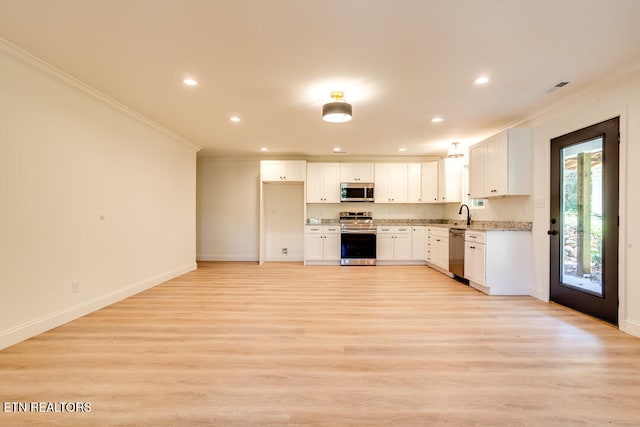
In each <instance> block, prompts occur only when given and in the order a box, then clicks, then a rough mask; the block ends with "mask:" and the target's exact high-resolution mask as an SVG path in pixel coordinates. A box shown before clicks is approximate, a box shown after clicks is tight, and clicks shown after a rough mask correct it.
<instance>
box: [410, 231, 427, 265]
mask: <svg viewBox="0 0 640 427" xmlns="http://www.w3.org/2000/svg"><path fill="white" fill-rule="evenodd" d="M426 257H427V229H426V227H425V226H423V225H414V226H412V227H411V259H413V260H420V261H424V260H426Z"/></svg>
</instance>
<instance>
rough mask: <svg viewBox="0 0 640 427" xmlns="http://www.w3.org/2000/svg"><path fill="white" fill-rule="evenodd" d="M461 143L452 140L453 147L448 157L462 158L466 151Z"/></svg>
mask: <svg viewBox="0 0 640 427" xmlns="http://www.w3.org/2000/svg"><path fill="white" fill-rule="evenodd" d="M459 144H460V143H459V142H452V143H451V148H449V153H448V154H447V157H450V158H452V159H457V158H460V157H464V153H463V152H462V150H460V148H459V147H458V145H459Z"/></svg>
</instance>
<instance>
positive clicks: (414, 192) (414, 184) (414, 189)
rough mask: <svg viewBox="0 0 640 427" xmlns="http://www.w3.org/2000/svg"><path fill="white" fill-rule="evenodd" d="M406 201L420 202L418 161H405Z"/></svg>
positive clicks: (419, 168)
mask: <svg viewBox="0 0 640 427" xmlns="http://www.w3.org/2000/svg"><path fill="white" fill-rule="evenodd" d="M407 202H408V203H422V167H421V165H420V163H407Z"/></svg>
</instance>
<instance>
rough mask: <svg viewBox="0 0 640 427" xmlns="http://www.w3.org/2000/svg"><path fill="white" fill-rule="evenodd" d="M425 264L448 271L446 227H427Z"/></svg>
mask: <svg viewBox="0 0 640 427" xmlns="http://www.w3.org/2000/svg"><path fill="white" fill-rule="evenodd" d="M427 263H429V264H431V265H433V266H436V267H438V268H439V269H441V270H444V271H449V228H448V227H427Z"/></svg>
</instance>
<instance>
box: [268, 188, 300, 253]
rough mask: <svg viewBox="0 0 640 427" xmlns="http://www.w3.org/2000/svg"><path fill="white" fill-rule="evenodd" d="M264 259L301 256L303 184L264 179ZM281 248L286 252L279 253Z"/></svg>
mask: <svg viewBox="0 0 640 427" xmlns="http://www.w3.org/2000/svg"><path fill="white" fill-rule="evenodd" d="M263 186H264V192H263V197H264V221H265V250H266V253H265V260H266V261H303V260H304V220H305V218H304V185H303V184H302V183H299V184H280V183H273V184H272V183H264V184H263ZM282 248H286V249H287V253H286V254H284V253H282Z"/></svg>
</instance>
